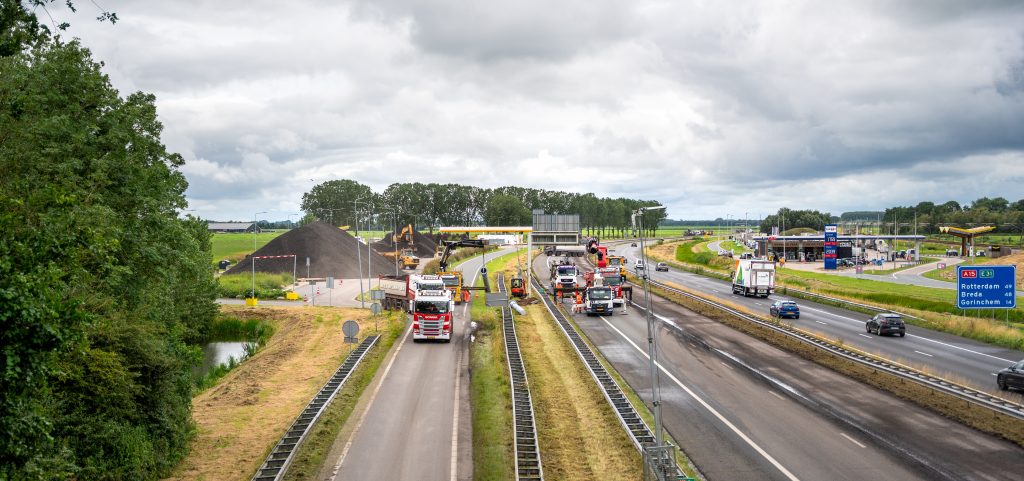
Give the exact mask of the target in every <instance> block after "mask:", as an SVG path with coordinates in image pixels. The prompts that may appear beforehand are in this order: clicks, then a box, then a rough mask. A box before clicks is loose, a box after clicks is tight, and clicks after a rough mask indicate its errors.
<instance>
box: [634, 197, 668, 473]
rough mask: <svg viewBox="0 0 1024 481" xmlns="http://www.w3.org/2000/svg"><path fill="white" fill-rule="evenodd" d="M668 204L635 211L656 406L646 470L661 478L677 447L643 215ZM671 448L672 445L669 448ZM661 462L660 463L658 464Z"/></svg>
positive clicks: (645, 451)
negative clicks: (667, 438)
mask: <svg viewBox="0 0 1024 481" xmlns="http://www.w3.org/2000/svg"><path fill="white" fill-rule="evenodd" d="M664 208H665V206H663V205H659V206H652V207H641V208H639V209H637V210H636V211H634V212H633V229H634V230H636V231H637V232H638V234H639V237H640V259H641V260H642V261H643V265H644V270H643V274H642V275H641V280H642V282H643V288H644V304H646V307H647V313H646V317H647V357H648V362H649V365H650V371H651V406H652V407H653V408H654V433H655V434H654V445H653V446H648V447H647V448H645V449H644V458H645V459H644V461H645V463H644V472H645V473H646V472H648V469H650V471H651V472H652V473H653V474H654V475H655V476H656V477H657V478H658V479H663V478H664V476H663V475H664V466H665V465H664V462H665V461H666V460H671V462H672V463H673V464H674V463H675V454H674V453H672V456H667V454H668V451H669V450H671V449H673V447H672V446H667V445H666V444H665V442H664V439H663V438H664V435H663V433H662V425H661V383H660V380H659V376H658V361H657V358H658V341H657V335H656V332H655V328H654V317H653V314H652V312H651V288H650V279H649V277H648V275H647V272H648V269H649V267H648V265H647V252H646V251H645V250H644V249H645V246H644V244H645V242H644V229H645V226H644V219H643V215H644V213H645V212H649V211H656V210H662V209H664ZM666 448H668V449H666ZM655 463H657V464H655Z"/></svg>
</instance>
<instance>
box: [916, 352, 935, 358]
mask: <svg viewBox="0 0 1024 481" xmlns="http://www.w3.org/2000/svg"><path fill="white" fill-rule="evenodd" d="M914 352H916V353H918V354H920V355H922V356H928V357H935V356H932V355H931V354H928V353H927V352H921V351H914Z"/></svg>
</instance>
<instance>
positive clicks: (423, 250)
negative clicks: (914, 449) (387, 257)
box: [373, 231, 437, 259]
mask: <svg viewBox="0 0 1024 481" xmlns="http://www.w3.org/2000/svg"><path fill="white" fill-rule="evenodd" d="M396 235H397V233H396V232H388V233H387V235H385V236H384V238H383V239H381V240H379V241H377V242H374V243H373V248H374V249H376V250H377V251H378V252H394V249H395V248H394V246H393V245H392V244H391V238H392V237H394V236H396ZM412 240H413V245H412V246H410V245H409V244H408V243H406V242H405V240H403V239H399V240H398V250H399V251H401V250H402V249H405V248H406V247H412V248H413V249H415V250H416V256H417V257H420V258H424V257H425V258H427V259H430V258H431V257H434V252H435V250H434V249H435V246H436V245H437V238H436V236H433V235H430V234H423V233H420V232H415V231H414V232H413V234H412Z"/></svg>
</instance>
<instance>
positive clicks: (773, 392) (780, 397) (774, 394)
mask: <svg viewBox="0 0 1024 481" xmlns="http://www.w3.org/2000/svg"><path fill="white" fill-rule="evenodd" d="M768 394H771V395H772V396H775V397H777V398H779V399H781V400H783V401H785V400H786V398H784V397H782V395H781V394H779V393H777V392H775V391H771V390H769V391H768Z"/></svg>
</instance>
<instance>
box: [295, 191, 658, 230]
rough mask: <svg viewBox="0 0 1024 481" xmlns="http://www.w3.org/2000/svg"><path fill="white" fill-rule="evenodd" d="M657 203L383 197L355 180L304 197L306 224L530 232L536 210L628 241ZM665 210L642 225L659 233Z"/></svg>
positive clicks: (513, 194) (496, 195)
mask: <svg viewBox="0 0 1024 481" xmlns="http://www.w3.org/2000/svg"><path fill="white" fill-rule="evenodd" d="M656 205H660V203H659V202H656V201H649V200H636V199H625V198H617V199H612V198H607V197H597V196H595V195H594V194H590V193H588V194H577V193H571V192H562V191H552V190H544V189H531V188H525V187H512V186H509V187H498V188H494V189H487V188H482V187H474V186H467V185H459V184H435V183H430V184H423V183H419V182H416V183H395V184H391V185H389V186H388V187H387V189H385V190H384V192H381V193H375V192H373V190H372V189H370V188H369V187H368V186H365V185H363V184H360V183H358V182H356V181H353V180H348V179H343V180H331V181H327V182H324V183H321V184H319V185H317V186H315V187H313V189H311V190H310V191H309V192H307V193H305V194H303V196H302V210H304V211H305V212H306V213H307V218H306V219H304V221H305V222H308V221H310V220H312V219H320V220H324V221H327V222H331V223H333V224H334V225H337V226H343V225H349V226H352V227H355V226H356V223H357V222H358V223H359V224H360V225H365V224H366V223H367V221H368V220H369V224H370V225H373V226H382V227H384V228H390V226H391V225H392V223H394V224H396V225H398V226H402V225H406V224H413V225H415V226H416V227H417V228H418V229H425V230H429V231H431V232H433V230H434V229H435V228H437V227H441V226H459V225H481V224H483V225H492V226H528V225H532V224H533V216H532V211H533V209H543V210H544V212H545V213H548V214H555V213H559V214H579V216H580V227H581V229H582V230H583V231H584V233H585V234H588V235H597V236H604V235H611V234H617V235H628V234H630V233H631V228H632V213H633V212H634V211H636V210H637V209H638V208H640V207H650V206H656ZM664 218H665V211H664V210H657V211H649V212H645V213H644V217H643V224H644V226H645V227H647V228H648V230H649V231H650V233H651V235H654V234H655V233H656V232H657V228H658V224H659V222H660V221H661V220H662V219H664Z"/></svg>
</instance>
